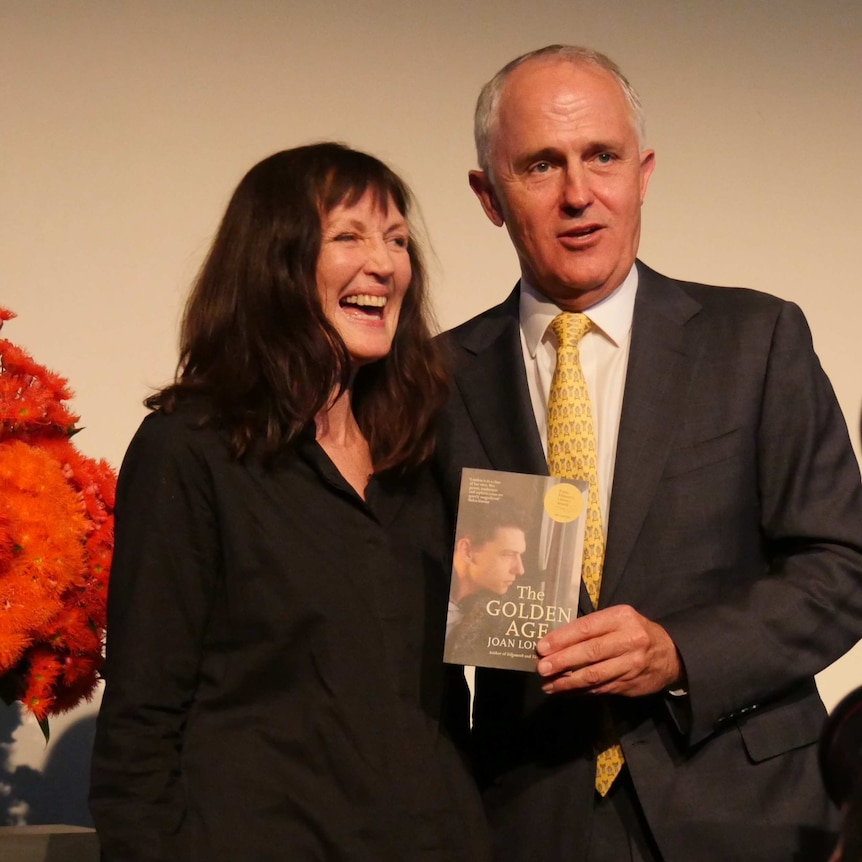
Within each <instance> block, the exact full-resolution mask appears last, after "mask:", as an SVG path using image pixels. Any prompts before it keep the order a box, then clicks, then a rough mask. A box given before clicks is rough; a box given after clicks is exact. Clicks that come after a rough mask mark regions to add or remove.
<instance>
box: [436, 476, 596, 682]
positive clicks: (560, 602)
mask: <svg viewBox="0 0 862 862" xmlns="http://www.w3.org/2000/svg"><path fill="white" fill-rule="evenodd" d="M588 496H589V487H588V485H587V483H586V482H583V481H580V480H575V479H560V478H558V477H556V476H536V475H531V474H527V473H507V472H503V471H499V470H479V469H475V468H470V467H467V468H465V469H464V470H463V471H462V474H461V489H460V495H459V500H458V517H457V523H456V527H455V550H454V554H453V559H452V581H451V587H450V594H449V613H448V617H447V620H446V642H445V647H444V651H443V660H444V661H446V662H449V663H452V664H464V665H478V666H481V667H498V668H508V669H514V670H528V671H532V670H535V667H536V659H537V656H536V641H538V640H539V639H540V638H541V637H543V636H544V635H545V634H547V633H548V632H549V631H551V629H554V628H556V627H557V626H560V625H562V624H564V623H566V622H568V621H570V620H573V619H574V618H575V617H576V616H577V612H578V599H579V596H580V590H581V568H582V563H583V554H584V529H585V526H586V510H587V501H588Z"/></svg>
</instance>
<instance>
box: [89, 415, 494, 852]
mask: <svg viewBox="0 0 862 862" xmlns="http://www.w3.org/2000/svg"><path fill="white" fill-rule="evenodd" d="M448 532H449V531H448V528H447V521H446V518H445V514H444V510H443V508H442V501H441V498H440V496H439V493H438V491H437V489H436V487H435V485H434V483H433V481H432V479H431V477H430V474H429V473H428V472H427V471H425V472H420V473H418V474H417V475H415V476H413V477H412V478H411V479H410V480H409V481H403V480H402V481H399V482H392V481H386V480H383V479H380V478H372V480H371V482H370V484H369V487H368V491H367V501H363V500H362V499H361V498H360V497H359V496H358V495H357V494H356V492H355V491H354V490H353V489H352V488H351V487H350V485H349V484H348V483H347V482H345V480H344V479H343V478H342V476H341V475H340V473H339V472H338V471H337V470H336V468H335V467H334V465H333V464H332V462H331V461H330V460H329V458H328V457H327V456H326V454H325V452H324V451H323V450H322V449H321V448H320V447H319V446H318V444H317V443H316V442H315V441H314V439H313V435H310V434H309V435H308V436H306V437H305V438H303V439H302V440H301V441H300V442H299V443H298V445H297V446H296V447H295V448H294V449H293V450H291V451H290V452H289V453H287V454H285V455H284V456H281V457H280V458H279V459H277V460H276V462H275V463H273V464H272V465H269V466H268V467H264V466H263V465H262V464H261V462H260V461H259V460H258V459H257V458H254V457H251V456H249V457H247V458H245V459H243V460H241V461H237V460H235V459H233V458H231V457H230V454H229V452H228V449H227V445H226V440H225V438H224V436H223V435H222V434H220V433H219V432H218V431H216V430H214V429H210V428H200V427H198V423H197V420H196V418H195V415H194V412H193V411H192V410H191V409H190V408H188V407H186V408H182V409H180V410H178V411H177V412H175V413H174V414H172V415H164V414H161V413H155V414H152V415H150V416H149V417H147V419H145V420H144V423H143V424H142V426H141V428H140V430H139V431H138V433H137V435H136V436H135V438H134V440H133V441H132V443H131V446H130V447H129V451H128V453H127V455H126V458H125V461H124V463H123V467H122V470H121V472H120V480H119V485H118V491H117V506H116V551H115V557H114V563H113V571H112V575H111V584H110V598H109V605H108V643H107V663H106V668H105V677H106V681H107V683H106V688H105V693H104V698H103V702H102V708H101V711H100V714H99V719H98V728H97V735H96V743H95V750H94V757H93V765H92V790H91V808H92V812H93V817H94V820H95V823H96V827H97V830H98V832H99V837H100V840H101V841H102V846H103V852H104V853H105V857H106V860H107V862H114V860H122V862H139V860H140V862H142V860H147V861H148V862H150V860H152V861H153V862H155V860H158V862H204V860H206V862H219V860H224V862H228V860H229V862H237V860H248V862H265V860H273V862H275V860H279V862H281V860H285V859H297V860H299V859H301V860H318V859H319V860H393V862H394V860H398V862H403V860H428V861H429V862H431V860H434V862H437V860H466V859H471V860H473V859H482V858H485V855H486V851H485V843H484V842H485V838H484V826H483V823H482V818H481V814H480V812H479V803H478V801H477V797H476V794H475V791H474V789H473V786H472V783H471V781H470V779H469V778H468V776H467V774H466V771H465V769H464V767H463V764H462V762H461V759H460V757H459V756H458V755H457V754H456V752H455V749H454V747H453V746H452V744H451V742H450V739H449V738H448V736H447V735H446V733H445V732H444V731H443V730H442V727H443V724H444V722H443V720H442V719H443V713H444V709H445V706H444V705H445V704H446V702H447V701H446V698H447V691H448V688H449V686H448V685H447V679H449V678H447V674H450V673H451V671H452V669H451V668H448V667H447V666H445V665H443V664H442V661H441V656H442V644H443V634H444V629H445V620H446V607H447V598H448V571H449V564H448V562H447V559H446V558H447V556H448V553H449V543H450V536H449V535H448Z"/></svg>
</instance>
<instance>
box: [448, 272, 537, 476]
mask: <svg viewBox="0 0 862 862" xmlns="http://www.w3.org/2000/svg"><path fill="white" fill-rule="evenodd" d="M518 296H519V291H518V288H515V290H514V291H513V292H512V293H511V294H510V295H509V297H508V298H507V299H506V301H505V302H503V303H502V304H501V305H499V306H497V308H495V309H493V311H492V312H490V313H489V314H488V315H487V316H486V317H485V318H484V319H483V320H482V322H481V325H480V326H477V327H475V328H473V329H472V330H470V332H469V333H468V334H467V335H465V336H464V338H463V339H461V346H462V347H463V348H464V349H465V350H466V351H467V352H468V353H470V354H472V355H473V358H472V361H470V362H469V363H465V364H464V366H463V367H462V368H461V370H460V371H459V373H458V374H457V375H456V377H455V384H456V386H457V387H458V389H459V390H460V392H461V395H462V398H463V403H464V405H465V408H466V410H467V412H468V413H469V415H470V420H471V422H472V423H473V427H474V428H475V429H476V433H477V434H478V436H479V439H480V441H481V443H482V446H483V448H484V449H485V452H486V453H487V455H488V458H489V460H490V462H491V464H492V465H493V467H494V469H495V470H508V471H511V472H515V473H538V474H543V475H547V473H548V465H547V462H546V461H545V454H544V451H543V450H542V442H541V439H540V438H539V431H538V429H537V427H536V419H535V417H534V415H533V409H532V406H531V404H530V392H529V388H528V386H527V375H526V371H525V370H524V359H523V354H522V350H521V337H520V328H519V324H518Z"/></svg>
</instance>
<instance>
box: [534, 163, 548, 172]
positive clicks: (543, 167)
mask: <svg viewBox="0 0 862 862" xmlns="http://www.w3.org/2000/svg"><path fill="white" fill-rule="evenodd" d="M550 169H551V163H550V162H536V164H534V165H533V166H532V167H531V168H530V173H532V174H546V173H547V172H548V171H549V170H550Z"/></svg>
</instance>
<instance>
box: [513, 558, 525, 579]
mask: <svg viewBox="0 0 862 862" xmlns="http://www.w3.org/2000/svg"><path fill="white" fill-rule="evenodd" d="M514 569H515V575H516V576H517V577H519V578H520V577H521V575H523V574H524V561H523V560H522V559H521V555H520V554H518V556H517V557H515V566H514Z"/></svg>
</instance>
